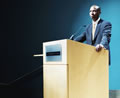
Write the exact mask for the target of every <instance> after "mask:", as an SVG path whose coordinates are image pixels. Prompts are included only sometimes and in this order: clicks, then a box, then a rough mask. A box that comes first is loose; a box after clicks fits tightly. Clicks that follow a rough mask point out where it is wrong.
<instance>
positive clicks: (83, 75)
mask: <svg viewBox="0 0 120 98" xmlns="http://www.w3.org/2000/svg"><path fill="white" fill-rule="evenodd" d="M43 64H44V65H43V77H44V78H43V79H44V80H43V81H44V83H43V84H44V98H108V97H109V86H108V67H109V65H108V50H105V49H102V50H101V51H100V52H96V50H95V47H94V46H90V45H87V44H83V43H80V42H76V41H72V40H67V39H65V40H58V41H51V42H45V43H43Z"/></svg>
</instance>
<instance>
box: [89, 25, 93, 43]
mask: <svg viewBox="0 0 120 98" xmlns="http://www.w3.org/2000/svg"><path fill="white" fill-rule="evenodd" d="M89 31H90V32H89V33H90V34H89V35H90V37H89V38H90V42H91V44H92V24H91V25H90V29H89Z"/></svg>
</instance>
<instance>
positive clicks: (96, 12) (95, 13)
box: [89, 6, 100, 21]
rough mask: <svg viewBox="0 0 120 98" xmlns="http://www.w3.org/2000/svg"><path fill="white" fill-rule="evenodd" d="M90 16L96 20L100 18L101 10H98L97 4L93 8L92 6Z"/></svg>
mask: <svg viewBox="0 0 120 98" xmlns="http://www.w3.org/2000/svg"><path fill="white" fill-rule="evenodd" d="M89 14H90V17H91V18H92V19H93V20H94V21H96V20H97V19H98V18H99V16H100V10H98V7H96V6H92V7H91V8H90V13H89Z"/></svg>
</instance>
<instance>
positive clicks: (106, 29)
mask: <svg viewBox="0 0 120 98" xmlns="http://www.w3.org/2000/svg"><path fill="white" fill-rule="evenodd" d="M111 28H112V25H111V23H110V22H106V23H105V24H104V26H103V33H102V39H101V43H100V44H102V45H103V46H104V47H105V48H106V49H108V48H109V43H110V38H111Z"/></svg>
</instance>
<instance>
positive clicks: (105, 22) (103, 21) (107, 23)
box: [100, 19, 111, 25]
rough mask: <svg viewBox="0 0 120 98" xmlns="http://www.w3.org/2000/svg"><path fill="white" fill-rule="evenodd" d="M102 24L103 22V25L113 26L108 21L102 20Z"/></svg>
mask: <svg viewBox="0 0 120 98" xmlns="http://www.w3.org/2000/svg"><path fill="white" fill-rule="evenodd" d="M100 22H101V23H102V24H103V25H111V22H109V21H106V20H103V19H100Z"/></svg>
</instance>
